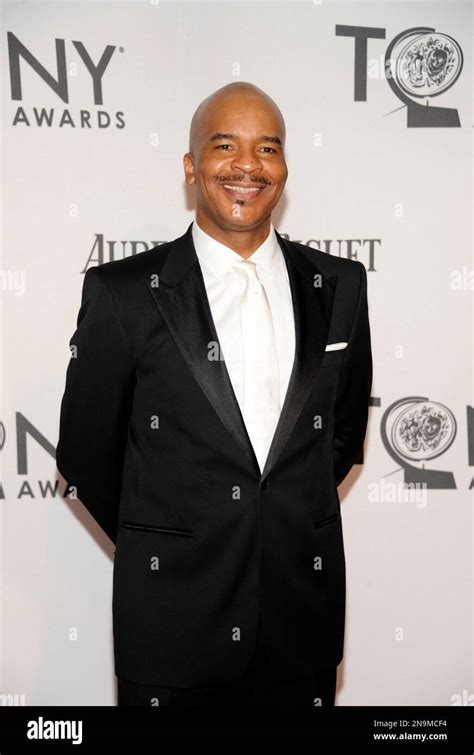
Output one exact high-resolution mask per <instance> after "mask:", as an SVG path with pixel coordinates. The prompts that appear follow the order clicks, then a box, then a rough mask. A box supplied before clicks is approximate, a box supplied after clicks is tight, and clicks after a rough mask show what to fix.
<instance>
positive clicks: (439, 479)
mask: <svg viewBox="0 0 474 755" xmlns="http://www.w3.org/2000/svg"><path fill="white" fill-rule="evenodd" d="M381 434H382V442H383V444H384V446H385V449H386V451H387V453H388V454H389V455H390V456H391V457H392V459H395V461H396V462H398V464H400V466H401V467H402V468H403V470H404V473H405V482H406V483H418V484H422V483H424V485H425V487H426V488H438V489H439V488H443V489H449V488H455V487H456V483H455V481H454V476H453V474H452V472H448V471H442V470H436V469H428V468H427V467H426V462H430V461H432V460H433V459H436V457H438V456H441V454H443V453H445V451H447V449H448V448H449V447H450V446H451V444H452V443H453V441H454V438H455V436H456V420H455V418H454V414H453V413H452V412H451V411H450V410H449V409H448V408H447V407H446V406H444V405H443V404H439V403H437V402H436V401H429V400H428V399H427V398H426V397H423V396H408V397H406V398H403V399H400V400H398V401H395V403H393V404H391V405H390V406H389V407H388V409H387V410H386V411H385V413H384V415H383V417H382V427H381Z"/></svg>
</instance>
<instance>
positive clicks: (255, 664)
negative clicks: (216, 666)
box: [117, 620, 337, 710]
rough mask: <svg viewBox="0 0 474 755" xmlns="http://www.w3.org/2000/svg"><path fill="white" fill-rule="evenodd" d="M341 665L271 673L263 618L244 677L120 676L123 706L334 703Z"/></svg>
mask: <svg viewBox="0 0 474 755" xmlns="http://www.w3.org/2000/svg"><path fill="white" fill-rule="evenodd" d="M336 676H337V667H336V666H333V667H330V668H326V669H319V670H315V671H314V674H313V676H311V677H310V678H305V679H292V680H284V681H282V680H275V679H272V678H271V677H270V675H269V674H268V673H267V669H266V665H265V656H264V651H263V645H262V622H261V620H260V625H259V630H258V637H257V644H256V647H255V651H254V655H253V657H252V660H251V662H250V664H249V666H248V668H247V671H246V673H245V674H244V676H242V677H241V678H240V679H238V680H236V681H233V682H230V683H228V684H223V685H220V686H218V687H191V688H183V687H160V686H156V685H148V684H136V683H135V682H130V681H128V680H127V679H122V678H121V677H118V679H117V682H118V705H119V706H131V705H141V706H150V707H152V706H158V705H159V706H166V707H167V708H171V709H180V708H203V707H205V708H211V709H212V708H214V709H220V710H222V709H231V710H235V709H236V708H238V707H243V708H245V707H248V706H253V705H267V706H273V707H277V708H282V709H283V708H284V709H286V708H291V707H293V706H298V707H303V708H315V707H323V708H328V707H332V706H334V700H335V694H336Z"/></svg>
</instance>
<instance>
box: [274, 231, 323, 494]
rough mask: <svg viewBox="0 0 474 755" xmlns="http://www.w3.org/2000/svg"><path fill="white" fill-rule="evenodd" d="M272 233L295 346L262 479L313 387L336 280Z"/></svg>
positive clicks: (282, 447)
mask: <svg viewBox="0 0 474 755" xmlns="http://www.w3.org/2000/svg"><path fill="white" fill-rule="evenodd" d="M275 233H276V235H277V239H278V243H279V244H280V247H281V249H282V252H283V254H284V257H285V261H286V265H287V270H288V277H289V280H290V286H291V295H292V299H293V312H294V318H295V342H296V343H295V358H294V362H293V369H292V372H291V376H290V380H289V383H288V389H287V392H286V396H285V401H284V403H283V407H282V410H281V413H280V418H279V421H278V424H277V427H276V430H275V434H274V436H273V440H272V444H271V446H270V450H269V452H268V456H267V460H266V462H265V467H264V469H263V472H262V479H263V478H264V477H267V476H268V474H269V473H270V470H271V469H272V468H273V467H274V466H275V464H276V461H277V459H278V457H279V456H280V454H281V452H282V451H283V449H284V447H285V445H286V443H287V441H288V439H289V437H290V434H291V432H292V430H293V428H294V426H295V424H296V422H297V420H298V417H299V415H300V414H301V411H302V409H303V406H304V404H305V402H306V400H307V398H308V396H309V394H310V392H311V389H312V387H313V385H314V381H315V379H316V375H317V372H318V369H319V365H320V364H321V361H322V358H323V356H324V351H325V348H326V344H327V339H328V334H329V327H330V324H331V315H332V309H333V303H334V294H335V290H336V285H337V276H335V275H332V276H328V277H324V276H322V275H321V274H320V272H319V270H318V268H317V267H316V265H315V264H314V263H313V262H311V261H310V260H309V259H308V257H306V255H305V254H304V253H303V252H301V251H299V250H298V249H297V248H296V247H295V246H294V245H292V244H291V243H290V242H288V241H286V239H284V238H283V237H282V236H280V234H279V233H278V231H275ZM318 284H320V285H318Z"/></svg>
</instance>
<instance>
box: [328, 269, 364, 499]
mask: <svg viewBox="0 0 474 755" xmlns="http://www.w3.org/2000/svg"><path fill="white" fill-rule="evenodd" d="M358 265H359V266H360V270H359V272H360V283H359V296H358V300H357V305H356V310H355V315H354V321H353V326H352V332H351V335H350V338H349V341H348V345H347V347H346V349H345V356H344V362H343V364H342V367H341V375H340V381H339V386H338V392H337V396H336V403H335V407H334V437H333V446H332V447H333V459H334V476H335V480H336V486H338V485H340V484H341V482H342V481H343V479H344V478H345V477H346V475H347V474H348V472H349V471H350V469H351V467H352V466H353V465H354V464H355V463H356V462H357V460H358V458H359V456H360V453H361V451H362V447H363V443H364V438H365V432H366V429H367V419H368V411H369V399H370V390H371V387H372V351H371V340H370V325H369V315H368V305H367V271H366V269H365V267H364V265H363V264H362V263H361V262H358Z"/></svg>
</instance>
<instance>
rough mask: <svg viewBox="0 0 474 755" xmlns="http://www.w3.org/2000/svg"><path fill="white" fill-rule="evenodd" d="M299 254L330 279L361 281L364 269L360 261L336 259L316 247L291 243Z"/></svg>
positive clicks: (295, 242) (343, 258) (344, 258)
mask: <svg viewBox="0 0 474 755" xmlns="http://www.w3.org/2000/svg"><path fill="white" fill-rule="evenodd" d="M290 243H291V244H292V245H293V247H294V248H296V250H297V252H299V253H300V254H304V255H305V257H306V258H307V259H309V260H310V262H312V263H313V264H314V265H316V267H317V268H318V269H319V270H320V271H321V272H322V273H323V275H327V276H328V277H329V276H331V275H336V276H338V277H342V278H349V279H357V280H358V279H359V277H360V274H361V267H364V266H363V264H362V262H360V261H359V260H354V259H349V258H348V257H336V256H334V255H331V254H328V253H327V252H323V251H321V249H318V248H317V247H314V246H307V245H306V244H300V243H299V242H298V241H290Z"/></svg>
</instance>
